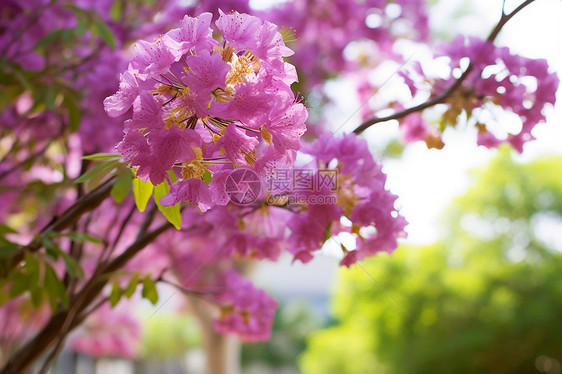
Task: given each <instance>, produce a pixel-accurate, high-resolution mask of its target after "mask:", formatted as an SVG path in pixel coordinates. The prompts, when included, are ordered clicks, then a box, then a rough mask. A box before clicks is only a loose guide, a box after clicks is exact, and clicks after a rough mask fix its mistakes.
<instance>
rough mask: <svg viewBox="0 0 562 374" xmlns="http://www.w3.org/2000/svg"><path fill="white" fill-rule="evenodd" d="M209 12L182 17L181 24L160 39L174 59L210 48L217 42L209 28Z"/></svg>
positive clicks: (211, 16) (210, 17) (210, 15)
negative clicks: (191, 51) (190, 52)
mask: <svg viewBox="0 0 562 374" xmlns="http://www.w3.org/2000/svg"><path fill="white" fill-rule="evenodd" d="M212 18H213V15H212V14H211V13H202V14H200V15H199V16H198V17H195V18H193V17H189V16H187V15H186V16H185V17H183V20H182V21H181V26H180V27H179V28H177V29H172V30H170V31H168V32H167V33H166V34H165V35H164V36H163V37H162V41H163V42H164V44H165V45H166V46H167V47H168V48H169V50H170V51H171V53H172V54H173V55H174V57H175V58H176V60H178V59H179V58H180V57H181V56H183V55H185V54H186V53H188V52H189V51H190V50H193V51H194V52H196V53H197V52H199V51H204V50H210V49H212V48H213V47H214V46H215V45H217V44H218V42H217V41H216V40H214V39H213V36H212V33H213V30H212V29H211V27H210V26H211V19H212Z"/></svg>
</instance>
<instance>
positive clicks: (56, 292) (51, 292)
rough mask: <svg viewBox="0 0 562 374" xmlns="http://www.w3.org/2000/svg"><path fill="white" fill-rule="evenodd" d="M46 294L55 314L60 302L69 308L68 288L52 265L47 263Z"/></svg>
mask: <svg viewBox="0 0 562 374" xmlns="http://www.w3.org/2000/svg"><path fill="white" fill-rule="evenodd" d="M44 290H45V293H46V294H47V297H48V298H49V304H50V305H51V310H52V311H53V312H54V311H56V310H57V307H58V301H60V302H62V303H63V305H64V306H65V307H66V308H68V301H69V300H68V294H67V293H66V287H65V286H64V283H62V281H61V280H60V279H59V277H58V276H57V273H56V272H55V270H54V269H53V268H52V267H51V265H49V264H46V263H45V287H44Z"/></svg>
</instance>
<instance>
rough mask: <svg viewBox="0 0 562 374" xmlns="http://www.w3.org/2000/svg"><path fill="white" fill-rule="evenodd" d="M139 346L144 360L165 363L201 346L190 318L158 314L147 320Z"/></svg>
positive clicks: (198, 334) (187, 316)
mask: <svg viewBox="0 0 562 374" xmlns="http://www.w3.org/2000/svg"><path fill="white" fill-rule="evenodd" d="M144 328H145V331H144V335H143V339H142V345H141V357H142V358H143V359H145V360H155V361H158V362H166V361H168V360H170V359H174V358H178V357H180V356H182V355H184V354H185V353H186V352H187V351H189V350H190V349H192V348H194V347H199V346H200V345H201V336H200V333H199V327H198V325H197V323H196V322H195V320H194V319H193V317H192V316H190V315H186V314H173V313H168V312H162V311H161V312H159V313H158V314H155V315H154V316H152V318H147V319H146V323H145V326H144Z"/></svg>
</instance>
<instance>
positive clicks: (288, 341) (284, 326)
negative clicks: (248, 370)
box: [242, 302, 322, 369]
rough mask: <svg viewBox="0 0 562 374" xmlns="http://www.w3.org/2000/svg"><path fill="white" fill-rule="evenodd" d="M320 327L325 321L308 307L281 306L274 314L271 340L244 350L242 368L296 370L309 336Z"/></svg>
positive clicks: (302, 305) (294, 304) (245, 347)
mask: <svg viewBox="0 0 562 374" xmlns="http://www.w3.org/2000/svg"><path fill="white" fill-rule="evenodd" d="M321 324H322V320H321V319H320V318H319V317H318V316H317V315H316V313H315V312H314V311H313V310H312V309H311V307H310V306H309V305H308V304H306V303H297V302H294V303H289V304H282V305H281V307H280V308H279V310H278V311H277V312H276V313H275V320H274V322H273V327H272V334H271V339H270V340H269V341H267V342H259V343H253V344H244V345H243V346H242V365H243V366H244V367H247V366H251V365H254V364H256V365H260V364H263V365H266V366H267V367H270V368H271V367H273V368H294V369H296V368H297V357H298V355H299V354H301V353H302V352H303V351H304V350H305V348H306V338H307V336H309V335H310V333H311V332H312V331H314V330H317V329H319V328H320V326H321Z"/></svg>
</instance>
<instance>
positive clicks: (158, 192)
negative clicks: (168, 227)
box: [154, 180, 181, 230]
mask: <svg viewBox="0 0 562 374" xmlns="http://www.w3.org/2000/svg"><path fill="white" fill-rule="evenodd" d="M169 191H170V186H169V184H168V181H167V180H164V182H162V183H160V184H159V185H157V186H156V187H154V200H155V201H156V205H157V206H158V209H159V210H160V211H161V212H162V214H164V217H166V219H167V220H168V222H170V223H171V224H172V225H174V227H175V228H176V229H178V230H179V229H180V228H181V212H180V203H177V204H176V205H172V206H162V204H160V199H161V198H162V197H163V196H164V195H166V194H167V193H168V192H169Z"/></svg>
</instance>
